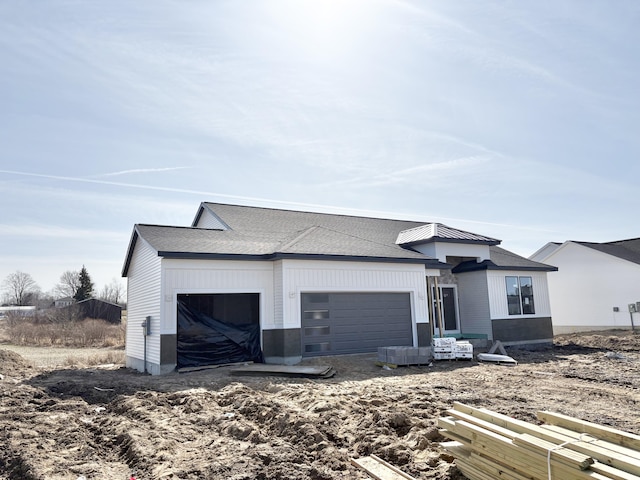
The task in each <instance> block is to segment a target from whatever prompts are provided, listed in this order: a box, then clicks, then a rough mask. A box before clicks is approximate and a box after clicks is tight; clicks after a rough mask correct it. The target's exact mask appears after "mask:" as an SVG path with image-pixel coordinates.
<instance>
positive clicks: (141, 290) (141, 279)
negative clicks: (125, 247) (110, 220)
mask: <svg viewBox="0 0 640 480" xmlns="http://www.w3.org/2000/svg"><path fill="white" fill-rule="evenodd" d="M160 265H161V259H160V257H158V254H157V252H156V251H155V250H154V249H153V248H151V246H150V245H149V244H148V243H147V242H146V241H145V240H143V239H142V238H138V239H137V241H136V246H135V249H134V251H133V255H132V257H131V262H130V264H129V271H128V274H127V332H126V354H127V366H130V367H132V366H133V363H136V362H135V360H134V359H138V361H139V362H142V361H143V359H144V336H143V335H142V327H141V324H142V322H143V321H144V320H145V318H146V317H147V316H151V319H152V320H151V335H150V336H148V337H147V360H148V361H149V362H156V363H158V362H159V359H160V353H159V352H160V335H159V331H160V330H159V328H160V292H161V289H160V278H161V277H160V268H161V267H160Z"/></svg>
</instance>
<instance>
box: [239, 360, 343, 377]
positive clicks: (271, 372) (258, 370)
mask: <svg viewBox="0 0 640 480" xmlns="http://www.w3.org/2000/svg"><path fill="white" fill-rule="evenodd" d="M335 374H336V371H335V370H334V368H333V367H331V366H330V365H318V366H303V365H270V364H266V363H254V364H251V365H247V366H244V367H240V368H236V369H234V370H231V375H240V376H242V375H244V376H263V377H264V376H276V377H304V378H319V379H323V378H330V377H333V376H334V375H335Z"/></svg>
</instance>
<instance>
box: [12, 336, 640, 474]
mask: <svg viewBox="0 0 640 480" xmlns="http://www.w3.org/2000/svg"><path fill="white" fill-rule="evenodd" d="M508 353H509V354H510V355H511V356H512V357H513V358H515V359H516V360H518V362H519V363H518V365H517V366H512V367H508V366H499V365H494V364H481V363H478V362H476V361H475V360H474V361H443V362H435V363H434V364H433V366H422V367H418V366H411V367H400V368H397V369H391V370H386V369H383V368H381V367H379V366H376V364H375V360H376V358H375V356H372V355H357V356H345V357H325V358H316V359H313V360H309V361H306V362H305V363H306V364H310V365H320V364H327V365H332V366H333V367H334V368H335V369H336V371H337V374H336V375H335V377H333V378H330V379H324V380H315V379H314V380H311V379H302V378H298V379H295V378H283V377H244V376H242V377H239V376H232V375H231V374H230V372H231V370H232V369H233V368H234V367H221V368H218V369H213V370H203V371H198V372H190V373H173V374H170V375H167V376H162V377H152V376H149V375H144V374H140V373H137V372H133V371H131V370H128V369H126V368H124V367H122V366H121V365H110V366H101V367H92V368H77V367H69V368H63V369H61V368H59V367H57V368H55V367H54V368H52V367H36V366H34V365H33V364H32V363H30V362H29V361H28V360H27V359H26V358H23V357H21V356H20V355H18V354H17V353H15V352H13V351H9V350H7V349H3V348H2V345H0V478H1V479H26V480H33V479H72V480H76V479H77V478H78V477H80V476H84V477H85V478H86V479H87V480H93V479H121V480H126V479H128V478H129V475H131V474H134V475H135V476H136V478H137V479H139V480H140V479H142V480H150V479H185V480H186V479H189V480H192V479H225V480H241V479H246V480H249V479H251V480H253V479H263V480H267V479H291V480H297V479H312V480H325V479H326V480H328V479H367V478H369V477H368V476H367V475H366V473H365V472H363V471H361V470H358V469H357V468H356V467H354V466H352V465H351V464H350V458H354V457H359V456H364V455H368V454H371V453H374V454H376V455H378V456H380V457H382V458H383V459H385V460H387V461H388V462H391V463H392V464H393V465H395V466H397V467H399V468H400V469H402V470H403V471H405V472H406V473H408V474H410V475H412V476H414V477H415V478H417V479H439V480H445V479H455V480H459V479H462V478H464V477H462V475H461V474H460V473H459V472H458V471H457V470H456V468H455V464H453V463H450V459H449V458H448V457H447V456H446V455H443V454H442V450H441V447H440V446H439V442H441V441H443V440H444V439H443V438H442V437H441V436H440V435H439V434H438V430H437V428H436V422H437V419H438V417H440V416H442V415H443V413H444V412H445V410H446V409H448V408H450V407H451V405H452V402H454V401H460V402H464V403H467V404H470V405H474V406H479V407H486V408H489V409H491V410H494V411H497V412H500V413H504V414H508V415H511V416H514V417H516V418H519V419H522V420H526V421H530V422H534V423H535V412H536V411H538V410H552V411H555V412H560V413H564V414H567V415H571V416H574V417H577V418H581V419H585V420H589V421H591V422H596V423H599V424H602V425H609V426H613V427H615V428H618V429H622V430H626V431H628V432H632V433H636V434H640V335H633V334H631V332H628V331H626V332H625V331H616V332H608V333H589V334H575V335H564V336H559V337H556V339H555V342H554V345H553V347H548V348H544V349H539V350H536V351H525V350H516V349H508Z"/></svg>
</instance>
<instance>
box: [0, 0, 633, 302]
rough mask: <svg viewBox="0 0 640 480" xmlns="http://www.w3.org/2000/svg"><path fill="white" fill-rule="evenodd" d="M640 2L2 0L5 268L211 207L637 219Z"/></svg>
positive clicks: (62, 266) (104, 258)
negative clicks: (139, 225) (204, 204)
mask: <svg viewBox="0 0 640 480" xmlns="http://www.w3.org/2000/svg"><path fill="white" fill-rule="evenodd" d="M639 22H640V3H638V2H637V1H635V0H633V1H631V0H630V1H625V0H620V1H616V2H610V1H604V0H602V1H598V0H594V1H587V2H585V1H582V0H569V1H562V0H560V1H541V2H513V1H502V2H494V1H484V2H477V1H472V0H467V1H465V0H461V1H455V2H451V1H445V0H442V1H392V0H360V1H358V0H334V1H331V0H324V1H319V0H315V1H310V0H309V1H306V0H290V1H284V0H261V1H258V0H246V1H242V2H239V1H237V0H229V1H204V0H190V1H177V0H175V1H167V0H154V1H139V2H130V1H123V0H110V1H108V2H106V1H105V2H86V1H81V0H73V1H72V0H51V1H48V2H25V1H22V0H6V1H4V2H2V3H1V4H0V106H1V107H0V146H1V148H2V150H1V153H0V159H1V161H0V212H1V217H0V280H2V279H4V278H6V276H7V275H8V274H10V273H13V272H15V271H16V270H20V271H23V272H26V273H29V274H31V275H32V276H33V278H34V279H35V280H36V282H37V283H38V284H39V286H40V287H41V288H42V290H44V291H48V290H50V289H51V288H53V287H54V285H55V284H56V283H57V282H58V280H59V277H60V275H61V274H62V273H63V272H65V271H67V270H79V269H80V268H81V267H82V265H85V266H86V268H87V270H88V272H89V274H90V275H91V277H92V279H93V281H94V283H95V284H96V287H97V289H100V288H101V287H102V286H104V285H105V284H108V283H110V282H111V281H112V280H113V279H114V278H115V279H119V280H120V272H121V267H122V264H123V261H124V257H125V253H126V249H127V245H128V242H129V238H130V235H131V231H132V228H133V225H134V224H135V223H151V224H170V225H189V224H190V223H191V221H192V220H193V217H194V216H195V213H196V209H197V207H198V205H199V203H200V202H201V201H212V202H227V203H236V204H248V205H259V206H266V207H283V208H294V209H304V210H312V211H323V212H332V213H350V214H357V215H368V216H378V217H389V218H402V219H412V220H423V221H425V222H427V221H437V222H442V223H445V224H447V225H450V226H452V227H456V228H461V229H464V230H469V231H472V232H476V233H480V234H484V235H488V236H492V237H496V238H499V239H501V240H502V246H503V247H504V248H507V249H508V250H512V251H514V252H516V253H518V254H521V255H524V256H528V255H530V254H532V253H533V252H534V251H536V250H537V249H538V248H539V247H541V246H542V245H544V244H545V243H546V242H548V241H564V240H567V239H572V240H587V241H596V242H598V241H609V240H618V239H624V238H634V237H638V236H640V227H639V225H638V220H637V219H638V211H639V207H640V166H639V163H638V161H637V160H638V156H639V153H640V135H638V127H639V125H640V91H639V89H638V85H640V50H639V48H640V47H639V45H640V30H639V29H638V28H637V25H638V24H639Z"/></svg>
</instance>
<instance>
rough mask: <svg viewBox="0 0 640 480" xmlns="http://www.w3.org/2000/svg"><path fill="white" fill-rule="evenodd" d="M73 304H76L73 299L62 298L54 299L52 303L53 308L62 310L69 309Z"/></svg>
mask: <svg viewBox="0 0 640 480" xmlns="http://www.w3.org/2000/svg"><path fill="white" fill-rule="evenodd" d="M74 303H76V301H75V299H74V298H73V297H63V298H58V299H56V300H55V301H54V306H55V307H56V308H64V307H69V306H71V305H73V304H74Z"/></svg>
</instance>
